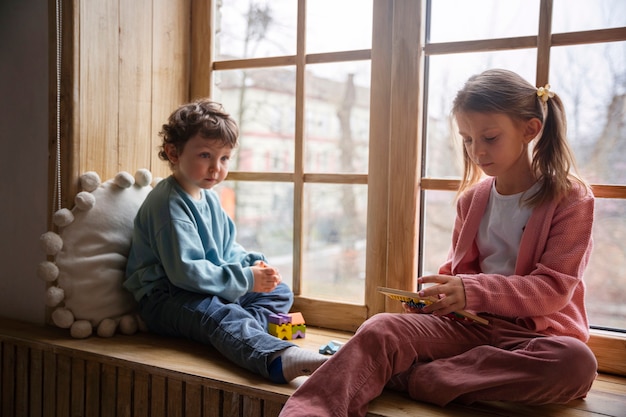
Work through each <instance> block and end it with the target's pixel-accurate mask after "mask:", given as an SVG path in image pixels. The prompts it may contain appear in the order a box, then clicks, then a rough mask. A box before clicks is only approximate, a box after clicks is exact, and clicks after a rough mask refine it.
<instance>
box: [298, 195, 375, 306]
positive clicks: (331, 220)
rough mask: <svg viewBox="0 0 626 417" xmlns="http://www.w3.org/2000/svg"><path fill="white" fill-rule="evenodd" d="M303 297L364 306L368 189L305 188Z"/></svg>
mask: <svg viewBox="0 0 626 417" xmlns="http://www.w3.org/2000/svg"><path fill="white" fill-rule="evenodd" d="M304 192H305V195H304V205H305V207H304V239H303V252H304V257H303V262H302V265H303V279H302V294H303V295H306V296H307V297H313V298H323V299H325V300H334V301H345V302H353V303H359V304H362V303H363V302H364V297H365V235H366V223H367V186H365V185H336V184H305V187H304Z"/></svg>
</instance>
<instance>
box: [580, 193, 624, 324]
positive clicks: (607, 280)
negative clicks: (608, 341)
mask: <svg viewBox="0 0 626 417" xmlns="http://www.w3.org/2000/svg"><path fill="white" fill-rule="evenodd" d="M625 240H626V201H625V200H614V199H600V198H598V199H596V220H595V223H594V231H593V241H594V248H593V252H592V254H591V260H590V262H589V265H588V266H587V270H586V272H585V282H586V284H587V291H588V292H587V311H588V313H589V322H590V324H591V325H596V326H604V327H612V328H617V329H626V304H624V300H626V245H624V241H625Z"/></svg>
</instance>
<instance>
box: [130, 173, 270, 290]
mask: <svg viewBox="0 0 626 417" xmlns="http://www.w3.org/2000/svg"><path fill="white" fill-rule="evenodd" d="M235 237H236V229H235V224H234V223H233V221H232V220H231V219H230V217H228V215H227V214H226V212H225V211H224V209H223V208H222V206H221V205H220V201H219V198H218V196H217V194H216V193H215V192H214V191H211V190H203V193H202V199H201V200H200V201H195V200H193V199H192V198H191V196H189V195H188V194H187V193H186V192H185V191H184V190H183V189H182V188H181V187H180V186H179V185H178V183H177V182H176V180H175V179H174V177H172V176H170V177H168V178H166V179H164V180H162V181H160V182H159V183H158V184H157V185H156V186H155V187H154V189H153V190H152V191H151V192H150V194H149V195H148V196H147V197H146V200H145V201H144V203H143V204H142V206H141V207H140V209H139V211H138V213H137V216H136V217H135V223H134V230H133V238H132V243H131V248H130V253H129V256H128V263H127V266H126V277H127V278H126V281H125V282H124V287H125V288H126V289H128V290H129V291H131V292H132V293H133V295H134V297H135V299H136V300H137V301H139V300H140V299H141V298H142V297H143V296H144V295H145V294H148V293H149V292H150V291H151V290H152V289H154V288H157V287H160V286H167V281H166V280H169V281H170V282H171V283H172V284H173V285H175V286H177V287H180V288H183V289H185V290H188V291H193V292H197V293H202V294H207V295H217V296H220V297H222V298H224V299H226V300H228V301H235V300H236V299H237V298H239V297H240V296H242V295H243V294H245V293H247V292H248V291H251V290H252V287H253V285H254V278H253V274H252V271H251V269H250V266H251V265H253V264H254V262H256V261H258V260H265V257H264V256H263V255H262V254H260V253H254V252H247V251H246V250H245V249H244V248H243V247H242V246H241V245H239V244H238V243H237V242H236V241H235Z"/></svg>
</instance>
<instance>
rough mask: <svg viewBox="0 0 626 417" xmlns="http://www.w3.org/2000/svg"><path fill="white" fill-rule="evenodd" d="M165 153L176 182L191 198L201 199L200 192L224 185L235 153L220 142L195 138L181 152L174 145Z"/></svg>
mask: <svg viewBox="0 0 626 417" xmlns="http://www.w3.org/2000/svg"><path fill="white" fill-rule="evenodd" d="M166 152H167V155H168V158H169V160H170V162H171V163H172V165H173V166H174V178H176V180H177V181H178V183H179V184H180V185H181V186H182V187H183V189H184V190H185V191H187V192H188V193H189V194H190V195H191V196H192V197H194V198H199V197H200V190H201V189H211V188H213V187H214V186H215V185H217V184H219V183H220V182H222V181H224V179H225V178H226V175H228V162H229V160H230V157H231V153H232V152H233V149H232V147H230V146H228V145H227V146H224V145H222V143H221V142H220V141H219V140H215V139H206V138H203V137H202V136H200V135H195V136H193V137H192V138H191V139H189V140H188V141H187V143H186V144H185V146H184V148H183V149H182V151H181V152H177V151H176V148H175V147H174V146H173V145H168V146H167V148H166Z"/></svg>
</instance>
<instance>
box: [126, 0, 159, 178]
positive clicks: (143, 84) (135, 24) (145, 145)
mask: <svg viewBox="0 0 626 417" xmlns="http://www.w3.org/2000/svg"><path fill="white" fill-rule="evenodd" d="M121 3H122V4H123V7H121V8H120V10H119V13H120V16H119V38H118V43H119V68H120V70H119V86H118V90H119V116H118V120H117V122H118V123H117V131H118V134H117V138H118V150H119V161H118V169H119V170H124V171H128V172H130V173H131V174H134V173H135V172H136V171H137V169H139V168H148V169H149V168H150V161H151V160H152V155H153V154H154V153H155V152H156V151H155V149H154V148H153V147H151V146H149V145H150V143H151V142H152V137H151V135H152V126H151V123H150V120H151V115H152V47H151V45H152V0H133V1H126V2H121Z"/></svg>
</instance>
